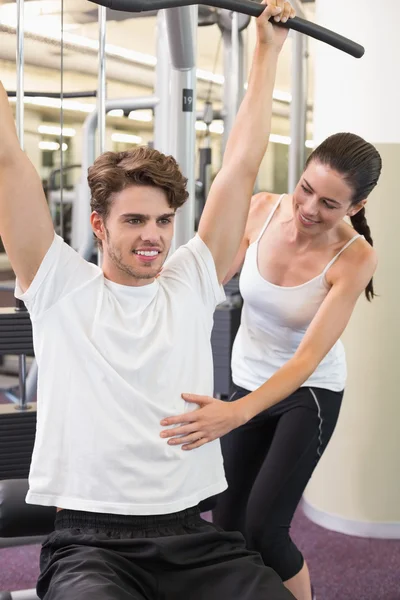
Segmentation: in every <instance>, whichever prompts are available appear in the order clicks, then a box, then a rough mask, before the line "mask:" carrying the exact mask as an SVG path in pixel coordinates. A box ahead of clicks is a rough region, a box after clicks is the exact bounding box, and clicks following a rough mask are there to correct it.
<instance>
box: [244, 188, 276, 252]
mask: <svg viewBox="0 0 400 600" xmlns="http://www.w3.org/2000/svg"><path fill="white" fill-rule="evenodd" d="M280 196H281V194H272V193H270V192H259V193H258V194H254V196H253V197H252V199H251V204H250V211H249V217H248V220H247V227H246V234H247V238H248V239H249V241H250V243H251V242H252V241H253V239H255V238H256V237H257V235H258V233H259V232H260V230H261V228H262V226H263V225H264V223H265V221H266V220H267V218H268V216H269V215H270V213H271V211H272V210H273V208H274V206H275V205H276V203H277V202H278V200H279V198H280Z"/></svg>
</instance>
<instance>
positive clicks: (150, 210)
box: [91, 185, 175, 286]
mask: <svg viewBox="0 0 400 600" xmlns="http://www.w3.org/2000/svg"><path fill="white" fill-rule="evenodd" d="M174 217H175V211H174V210H173V209H171V208H170V207H169V206H168V202H167V197H166V194H165V192H164V191H163V190H161V189H160V188H156V187H151V186H139V185H132V186H130V187H127V188H125V189H124V190H122V192H119V193H118V194H115V195H114V197H113V199H112V202H111V207H110V213H109V215H108V217H107V220H106V222H104V221H103V219H102V217H100V216H99V215H98V214H97V213H92V216H91V223H92V227H93V230H94V232H95V233H96V235H97V237H98V238H100V239H101V240H102V244H103V271H104V274H105V276H106V277H107V278H108V279H110V280H111V281H115V282H116V283H120V284H122V285H136V286H140V285H146V284H148V283H151V282H152V281H153V280H154V278H155V277H156V276H157V275H158V273H159V272H160V270H161V267H162V265H163V263H164V261H165V259H166V258H167V256H168V252H169V249H170V246H171V241H172V237H173V234H174Z"/></svg>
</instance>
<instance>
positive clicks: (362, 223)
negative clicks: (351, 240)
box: [350, 208, 375, 302]
mask: <svg viewBox="0 0 400 600" xmlns="http://www.w3.org/2000/svg"><path fill="white" fill-rule="evenodd" d="M350 220H351V224H352V225H353V227H354V229H355V230H356V231H357V233H360V234H361V235H363V236H364V238H365V239H366V240H367V242H368V243H369V244H371V246H373V245H374V242H373V240H372V237H371V230H370V228H369V225H368V223H367V219H366V216H365V208H362V209H361V210H359V211H358V212H357V213H356V214H355V215H354V216H352V217H350ZM365 296H366V298H367V300H368V301H369V302H371V300H372V298H373V297H374V296H375V292H374V285H373V280H372V279H371V281H370V282H369V283H368V285H367V287H366V288H365Z"/></svg>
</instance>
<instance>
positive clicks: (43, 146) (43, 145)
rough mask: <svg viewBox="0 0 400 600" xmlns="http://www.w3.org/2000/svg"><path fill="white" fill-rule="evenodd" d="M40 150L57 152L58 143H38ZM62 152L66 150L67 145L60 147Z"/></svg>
mask: <svg viewBox="0 0 400 600" xmlns="http://www.w3.org/2000/svg"><path fill="white" fill-rule="evenodd" d="M39 148H40V150H59V149H60V144H59V143H58V142H39ZM62 149H63V152H65V151H66V150H68V144H63V145H62Z"/></svg>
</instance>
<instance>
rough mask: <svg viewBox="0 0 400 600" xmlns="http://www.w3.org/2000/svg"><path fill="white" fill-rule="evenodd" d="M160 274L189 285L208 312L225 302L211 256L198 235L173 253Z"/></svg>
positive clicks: (222, 289) (223, 292)
mask: <svg viewBox="0 0 400 600" xmlns="http://www.w3.org/2000/svg"><path fill="white" fill-rule="evenodd" d="M161 274H162V276H164V277H175V278H176V279H179V280H180V281H181V282H182V283H184V284H185V285H189V286H190V287H191V289H192V290H193V292H195V293H196V294H198V295H199V296H200V298H201V300H202V302H203V303H204V304H205V305H206V306H207V308H208V309H209V310H212V311H214V310H215V308H216V306H217V305H218V304H221V303H222V302H224V301H225V300H226V296H225V291H224V288H223V286H222V285H221V284H220V283H219V281H218V276H217V270H216V268H215V262H214V259H213V256H212V254H211V252H210V250H209V248H208V246H207V245H206V244H205V243H204V242H203V240H202V239H201V237H200V236H199V235H198V234H196V235H195V236H194V237H193V238H192V239H191V240H190V241H189V242H188V243H187V244H185V245H184V246H180V247H179V248H178V249H177V250H176V251H175V252H174V254H173V255H172V256H171V257H170V258H169V259H168V260H167V262H166V263H165V265H164V268H163V270H162V272H161Z"/></svg>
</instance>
